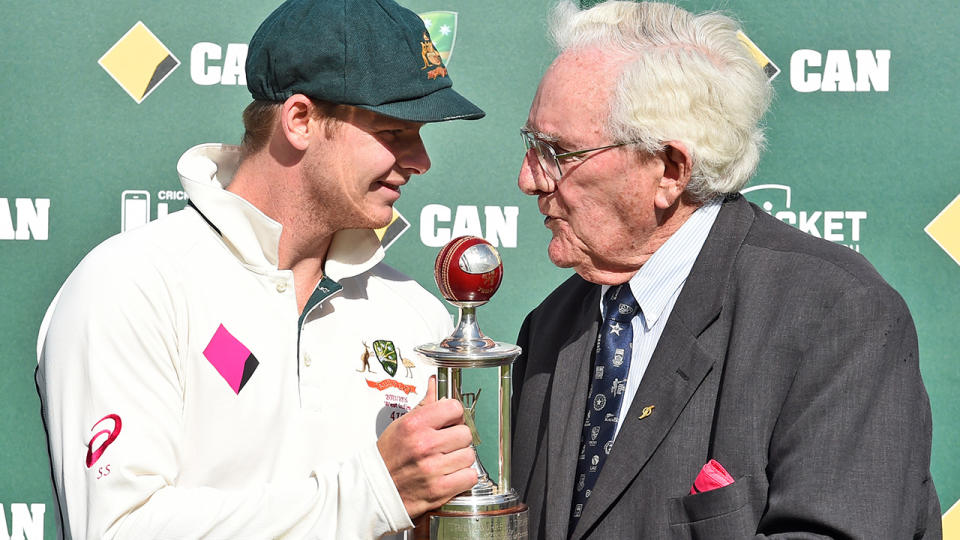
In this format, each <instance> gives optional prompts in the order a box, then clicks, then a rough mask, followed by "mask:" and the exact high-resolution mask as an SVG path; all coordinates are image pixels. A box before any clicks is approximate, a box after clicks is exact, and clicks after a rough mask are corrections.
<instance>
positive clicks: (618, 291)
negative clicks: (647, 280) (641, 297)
mask: <svg viewBox="0 0 960 540" xmlns="http://www.w3.org/2000/svg"><path fill="white" fill-rule="evenodd" d="M603 309H604V312H605V315H604V318H605V319H607V320H614V321H620V322H629V321H630V320H631V319H633V318H634V317H635V316H636V315H637V313H638V312H639V311H640V305H639V304H638V303H637V299H636V298H634V297H633V293H632V292H631V291H630V285H629V284H628V283H624V284H622V285H615V286H613V287H610V290H608V291H607V294H606V295H605V296H604V300H603Z"/></svg>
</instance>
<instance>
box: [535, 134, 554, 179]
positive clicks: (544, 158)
mask: <svg viewBox="0 0 960 540" xmlns="http://www.w3.org/2000/svg"><path fill="white" fill-rule="evenodd" d="M536 143H537V158H538V159H539V160H540V166H541V167H542V168H543V172H545V173H547V176H549V177H551V178H553V179H554V180H559V179H560V165H559V164H558V163H557V151H556V150H554V149H553V146H551V145H550V144H549V143H547V142H546V141H541V140H539V139H537V140H536Z"/></svg>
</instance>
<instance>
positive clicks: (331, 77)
mask: <svg viewBox="0 0 960 540" xmlns="http://www.w3.org/2000/svg"><path fill="white" fill-rule="evenodd" d="M246 74H247V88H248V89H249V90H250V93H251V94H253V97H254V99H263V100H268V101H285V100H286V99H287V98H289V97H290V96H292V95H294V94H304V95H306V96H309V97H311V98H315V99H321V100H324V101H328V102H331V103H338V104H343V105H353V106H355V107H361V108H364V109H368V110H371V111H374V112H377V113H380V114H383V115H386V116H390V117H393V118H399V119H402V120H410V121H413V122H442V121H444V120H456V119H466V120H473V119H476V118H482V117H483V116H484V114H485V113H484V112H483V111H482V110H480V109H479V108H478V107H477V106H476V105H474V104H473V103H471V102H470V101H468V100H467V99H466V98H464V97H463V96H461V95H460V94H458V93H457V92H456V91H454V89H453V87H452V86H453V82H452V81H451V80H450V76H449V75H448V74H447V69H446V66H444V65H443V61H442V60H441V59H440V54H439V53H438V52H437V50H436V48H435V47H434V46H433V42H432V41H430V34H429V33H428V32H427V29H426V28H425V27H424V25H423V21H422V20H421V19H420V17H418V16H417V15H416V14H415V13H414V12H412V11H410V10H408V9H406V8H404V7H401V6H399V5H398V4H397V3H396V2H394V1H393V0H287V1H286V2H284V3H283V4H281V5H280V7H278V8H277V9H276V10H274V12H273V13H271V14H270V15H269V16H268V17H267V19H266V20H265V21H263V23H262V24H261V25H260V28H259V29H257V32H256V33H255V34H254V35H253V39H251V40H250V45H249V47H248V50H247V63H246Z"/></svg>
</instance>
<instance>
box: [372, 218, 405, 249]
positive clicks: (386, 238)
mask: <svg viewBox="0 0 960 540" xmlns="http://www.w3.org/2000/svg"><path fill="white" fill-rule="evenodd" d="M409 227H410V222H409V221H407V218H405V217H403V214H401V213H400V212H398V211H397V209H396V208H394V209H393V218H391V219H390V223H388V224H387V226H386V227H381V228H379V229H376V230H375V231H374V232H375V233H377V238H379V239H380V245H381V246H383V250H384V251H386V250H387V248H389V247H390V245H391V244H393V242H394V241H395V240H396V239H397V238H400V235H401V234H403V233H405V232H406V231H407V229H408V228H409Z"/></svg>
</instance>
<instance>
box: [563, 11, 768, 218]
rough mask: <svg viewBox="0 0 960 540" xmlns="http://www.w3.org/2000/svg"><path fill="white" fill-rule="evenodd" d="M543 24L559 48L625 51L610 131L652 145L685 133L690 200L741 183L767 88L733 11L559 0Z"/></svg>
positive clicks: (748, 171) (757, 138) (756, 153)
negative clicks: (584, 7)
mask: <svg viewBox="0 0 960 540" xmlns="http://www.w3.org/2000/svg"><path fill="white" fill-rule="evenodd" d="M550 28H551V34H552V36H553V40H554V42H555V43H556V45H557V47H559V49H560V51H561V52H564V51H568V50H578V49H589V48H599V49H600V50H601V51H604V53H605V54H611V55H618V56H619V55H623V56H625V57H626V58H627V60H626V61H625V62H624V63H623V64H622V66H623V68H622V72H621V73H620V76H619V79H618V80H617V83H616V84H617V86H616V88H615V89H614V91H613V97H612V98H611V104H610V113H609V118H608V121H607V126H606V130H607V133H608V135H609V136H610V137H611V138H612V140H613V141H615V142H628V141H633V142H636V143H637V145H638V146H639V148H640V149H641V150H642V151H645V152H649V153H651V154H654V153H656V152H659V151H661V150H663V149H664V143H665V142H666V141H671V140H677V141H681V142H683V143H684V144H685V145H686V146H687V149H688V150H689V151H690V153H691V154H692V161H693V168H692V174H691V179H690V183H689V184H688V186H687V192H688V193H689V194H690V195H691V196H693V197H694V198H695V199H697V200H701V201H702V200H706V199H709V198H711V197H713V196H716V195H719V194H726V193H734V192H737V191H739V190H740V188H742V187H743V186H744V185H745V184H746V183H747V181H748V180H749V179H750V177H751V176H752V175H753V173H754V171H755V170H756V167H757V162H758V161H759V160H760V152H761V151H762V149H763V146H764V140H765V139H764V134H763V127H762V125H761V123H760V121H761V118H762V117H763V114H764V113H765V112H766V110H767V107H768V106H769V105H770V100H771V97H772V89H771V86H770V82H769V80H768V79H767V77H766V75H765V74H764V72H763V70H762V69H761V67H760V66H759V65H758V63H757V61H756V60H755V59H754V58H753V56H752V55H751V53H750V51H749V50H747V48H746V46H745V45H744V44H743V43H742V42H741V41H740V39H739V38H738V36H737V31H738V30H739V24H738V23H737V22H736V21H734V20H733V19H731V18H730V17H727V16H725V15H722V14H720V13H714V12H710V13H704V14H701V15H694V14H692V13H689V12H687V11H684V10H683V9H681V8H678V7H676V6H673V5H670V4H661V3H654V2H640V3H636V2H617V1H610V2H604V3H601V4H598V5H596V6H594V7H593V8H591V9H588V10H585V11H580V10H579V9H578V8H577V7H576V6H575V5H573V4H572V3H571V2H569V1H565V2H563V3H561V4H558V5H557V6H556V7H555V8H554V10H553V13H552V17H551V24H550Z"/></svg>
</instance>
